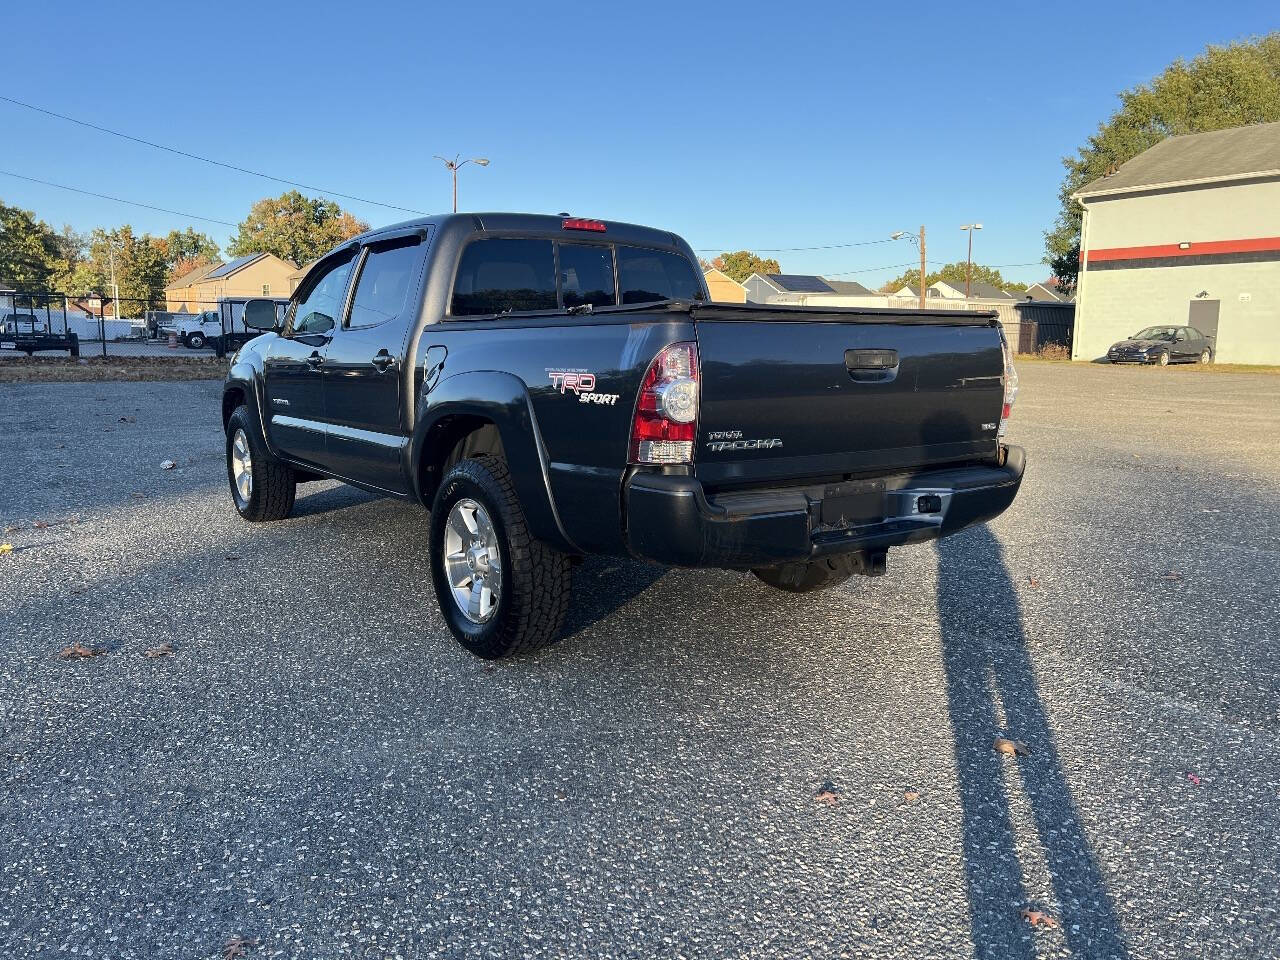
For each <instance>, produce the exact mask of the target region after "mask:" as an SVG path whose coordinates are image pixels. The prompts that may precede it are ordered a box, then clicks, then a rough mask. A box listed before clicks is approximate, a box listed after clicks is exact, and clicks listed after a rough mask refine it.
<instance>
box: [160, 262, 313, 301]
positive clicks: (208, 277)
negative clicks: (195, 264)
mask: <svg viewBox="0 0 1280 960" xmlns="http://www.w3.org/2000/svg"><path fill="white" fill-rule="evenodd" d="M296 271H297V267H296V266H295V265H294V264H292V263H290V262H289V261H288V260H282V259H281V258H280V257H277V256H275V255H274V254H271V253H251V254H249V255H247V256H243V257H239V258H238V259H235V260H232V261H231V262H230V263H215V264H211V265H210V266H209V267H207V268H204V267H202V268H200V269H198V270H193V271H191V273H189V274H187V275H186V276H185V277H181V278H179V279H178V280H175V281H174V282H173V283H171V284H170V285H169V286H167V287H165V291H164V293H165V301H166V309H168V310H171V311H174V312H184V311H185V312H188V313H199V312H200V311H201V310H211V309H214V308H215V307H216V305H217V302H218V299H219V298H220V297H284V296H288V295H289V293H291V292H292V291H291V290H290V287H289V278H290V276H291V275H292V274H293V273H295V272H296Z"/></svg>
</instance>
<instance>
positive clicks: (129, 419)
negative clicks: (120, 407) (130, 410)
mask: <svg viewBox="0 0 1280 960" xmlns="http://www.w3.org/2000/svg"><path fill="white" fill-rule="evenodd" d="M117 422H119V423H137V422H138V418H137V417H121V418H120V419H119V421H117Z"/></svg>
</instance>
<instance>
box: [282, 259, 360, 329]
mask: <svg viewBox="0 0 1280 960" xmlns="http://www.w3.org/2000/svg"><path fill="white" fill-rule="evenodd" d="M350 273H351V257H350V256H348V257H347V258H346V259H344V260H341V261H338V262H336V263H334V264H333V265H332V266H330V267H329V268H328V269H327V270H326V272H325V273H324V274H322V275H321V276H320V278H319V281H318V282H317V283H316V284H315V286H313V287H312V288H311V290H310V291H309V292H308V293H307V295H306V296H305V297H304V298H303V299H301V300H299V301H298V306H297V308H296V309H295V310H294V311H293V321H292V322H291V323H290V324H289V329H288V330H287V331H285V336H287V337H296V336H304V335H306V334H315V333H328V332H329V331H330V330H332V329H333V327H334V324H335V323H336V322H337V316H338V313H339V311H341V310H342V298H343V296H344V295H345V294H346V292H347V277H348V276H349V275H350Z"/></svg>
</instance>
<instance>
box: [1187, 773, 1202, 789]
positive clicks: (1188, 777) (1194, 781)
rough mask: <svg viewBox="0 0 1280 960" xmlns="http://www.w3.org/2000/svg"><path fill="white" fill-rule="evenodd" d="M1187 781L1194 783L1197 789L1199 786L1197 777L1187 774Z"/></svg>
mask: <svg viewBox="0 0 1280 960" xmlns="http://www.w3.org/2000/svg"><path fill="white" fill-rule="evenodd" d="M1187 779H1188V780H1190V781H1191V782H1192V783H1194V784H1195V785H1196V786H1197V787H1198V786H1200V778H1199V777H1197V776H1196V775H1195V774H1194V773H1188V774H1187Z"/></svg>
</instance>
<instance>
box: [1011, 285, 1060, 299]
mask: <svg viewBox="0 0 1280 960" xmlns="http://www.w3.org/2000/svg"><path fill="white" fill-rule="evenodd" d="M1009 292H1010V293H1016V294H1017V299H1019V300H1057V301H1061V300H1062V297H1060V296H1058V294H1057V293H1056V292H1055V291H1054V290H1052V289H1050V288H1049V287H1047V286H1045V285H1044V284H1043V283H1033V284H1032V285H1031V286H1029V287H1027V289H1025V290H1022V291H1013V290H1010V291H1009Z"/></svg>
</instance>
